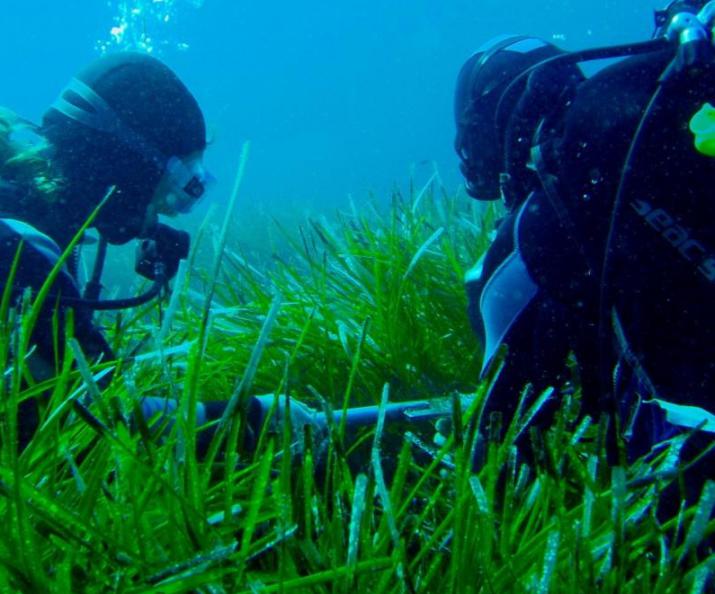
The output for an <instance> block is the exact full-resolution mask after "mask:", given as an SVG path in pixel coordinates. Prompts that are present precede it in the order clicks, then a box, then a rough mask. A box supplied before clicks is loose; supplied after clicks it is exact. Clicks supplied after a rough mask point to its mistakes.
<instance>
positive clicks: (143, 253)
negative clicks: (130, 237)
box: [134, 223, 191, 280]
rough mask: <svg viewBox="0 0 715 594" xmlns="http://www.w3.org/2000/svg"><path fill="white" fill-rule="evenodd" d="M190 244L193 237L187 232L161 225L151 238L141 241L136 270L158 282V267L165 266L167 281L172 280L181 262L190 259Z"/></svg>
mask: <svg viewBox="0 0 715 594" xmlns="http://www.w3.org/2000/svg"><path fill="white" fill-rule="evenodd" d="M190 244H191V236H190V235H189V234H188V233H187V232H186V231H179V230H178V229H174V228H173V227H169V226H168V225H164V224H163V223H159V224H158V225H157V226H156V228H155V229H154V231H153V233H152V234H151V235H150V236H149V237H146V238H144V239H142V240H141V243H140V244H139V248H138V249H137V257H136V264H135V266H134V270H136V272H137V274H141V275H142V276H143V277H144V278H148V279H149V280H156V276H157V266H156V265H157V264H163V265H164V274H165V275H166V280H170V279H172V278H174V275H175V274H176V271H177V270H178V269H179V260H184V259H186V258H187V257H188V255H189V245H190Z"/></svg>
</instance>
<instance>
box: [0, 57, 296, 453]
mask: <svg viewBox="0 0 715 594" xmlns="http://www.w3.org/2000/svg"><path fill="white" fill-rule="evenodd" d="M28 133H29V134H31V135H33V136H34V142H27V139H26V138H23V137H25V136H27V135H28ZM205 148H206V129H205V123H204V117H203V114H202V112H201V110H200V108H199V105H198V103H197V102H196V99H195V98H194V96H193V95H192V94H191V93H190V92H189V90H188V89H187V88H186V87H185V86H184V84H183V83H182V82H181V81H180V80H179V78H178V77H177V76H176V75H175V74H174V73H173V72H172V71H171V70H170V69H169V68H168V67H167V66H165V65H164V64H163V63H161V62H160V61H159V60H157V59H155V58H152V57H150V56H147V55H143V54H137V53H118V54H115V55H111V56H108V57H103V58H101V59H99V60H97V61H95V62H94V63H92V64H91V65H90V66H89V67H87V68H86V69H84V70H83V71H82V72H80V73H79V74H78V75H77V77H76V78H74V79H73V80H72V81H71V82H70V83H69V85H68V86H67V87H66V88H65V89H64V90H63V91H62V93H61V95H60V97H59V98H58V99H57V100H56V101H55V102H54V103H53V104H52V106H51V107H50V108H49V109H48V110H47V112H46V113H45V115H44V117H43V121H42V125H41V126H34V125H33V124H31V123H29V122H26V121H24V120H22V119H20V118H18V117H17V116H14V115H13V114H10V113H9V112H2V113H0V278H2V279H7V278H8V276H9V274H10V271H11V266H12V263H13V259H14V257H15V254H16V252H18V248H20V251H19V253H20V259H19V265H18V267H17V270H16V274H15V277H14V283H13V288H12V289H13V295H14V296H15V298H16V301H18V300H19V299H20V297H21V295H22V293H23V292H24V290H25V289H26V288H28V287H29V288H31V289H32V290H33V293H37V291H38V289H39V288H40V287H41V286H42V284H43V282H44V281H45V279H46V278H47V276H48V273H49V272H50V270H51V269H52V267H53V266H54V265H55V263H57V262H58V260H59V258H60V255H61V253H62V251H63V250H64V249H65V248H67V246H68V245H69V244H70V242H71V240H72V238H73V237H74V236H75V235H76V234H77V233H78V232H79V230H80V228H81V227H82V225H83V224H84V223H85V221H86V220H87V218H88V217H89V216H90V214H91V213H92V212H93V210H94V209H95V208H96V207H97V206H98V205H99V204H100V202H102V200H103V197H105V196H108V198H107V199H106V200H105V201H104V203H103V205H102V207H101V209H100V210H99V213H98V215H97V217H96V219H94V221H93V223H92V226H93V227H94V228H96V230H97V231H98V232H99V237H100V240H99V241H100V242H99V249H98V255H97V260H96V264H95V270H94V273H93V275H92V278H91V279H90V281H89V282H88V283H87V285H86V287H85V289H84V293H83V294H82V295H81V294H80V290H79V286H78V283H77V278H76V262H75V261H74V259H72V258H70V260H69V261H68V264H67V265H65V266H64V267H63V268H62V270H61V272H60V274H59V276H58V278H57V280H56V281H55V283H54V285H53V287H52V289H51V293H50V296H49V297H48V299H47V300H46V302H45V305H44V306H43V310H42V312H41V314H40V317H39V319H38V322H37V324H36V325H35V329H34V331H33V336H32V340H31V344H32V345H34V346H35V347H36V349H35V352H34V354H33V355H32V356H31V357H30V358H29V366H30V369H31V372H32V373H33V375H34V376H35V379H44V378H46V377H49V376H51V375H52V374H54V373H55V365H56V364H57V363H56V362H57V361H59V362H60V365H61V360H62V350H63V348H64V338H63V337H62V336H60V338H59V340H57V346H55V339H56V337H55V336H53V330H52V328H53V315H54V314H55V313H57V314H58V315H59V324H58V325H57V327H58V328H59V329H60V332H62V331H63V330H64V327H65V324H64V318H65V314H66V312H67V310H68V309H70V308H71V309H72V310H73V311H74V319H73V323H74V330H73V332H74V336H75V338H76V339H77V341H78V342H79V344H80V345H81V347H82V349H83V350H84V352H85V355H86V356H87V357H88V359H90V360H97V359H98V358H100V357H101V358H103V359H105V360H107V359H114V358H115V357H114V354H113V353H112V350H111V348H110V347H109V345H108V343H107V341H106V340H105V339H104V337H103V335H102V333H101V332H100V331H99V329H98V328H97V327H96V326H95V325H94V324H93V321H92V316H93V312H94V311H95V310H98V309H118V308H126V307H132V306H136V305H139V304H141V303H146V302H148V301H149V300H150V299H152V298H154V297H156V296H157V295H159V294H160V292H161V289H162V288H163V287H164V286H165V285H166V284H167V282H168V280H169V279H171V278H172V277H173V276H174V275H175V274H176V271H177V269H178V264H179V261H180V259H183V258H186V256H187V255H188V250H189V241H190V238H189V235H188V234H187V233H185V232H183V231H179V230H176V229H173V228H171V227H169V226H168V225H165V224H163V223H160V222H159V215H168V216H173V215H176V214H178V213H185V212H188V211H189V210H190V209H191V208H192V207H193V206H194V204H195V203H196V202H197V201H198V200H199V199H201V198H202V197H203V195H204V193H205V190H206V185H207V183H208V182H209V181H210V175H209V174H207V173H206V171H205V169H204V167H203V164H202V158H203V153H204V150H205ZM137 238H138V239H140V240H141V241H140V246H139V250H138V258H137V272H139V273H140V274H142V275H143V276H146V277H147V278H149V279H151V280H153V281H154V284H153V287H152V288H151V289H150V290H149V291H148V292H147V293H146V294H144V295H143V296H139V297H136V298H131V299H123V300H114V301H106V300H100V299H99V296H100V290H101V284H100V281H101V273H102V266H103V262H104V255H105V250H106V246H107V243H111V244H123V243H126V242H128V241H129V240H132V239H137ZM4 284H5V281H3V285H4ZM56 303H59V307H55V304H56ZM58 350H59V351H60V352H59V353H58V352H57V351H58ZM272 404H273V396H272V395H269V396H264V397H254V398H251V399H249V405H248V409H249V410H248V419H249V424H250V425H251V427H249V432H250V431H251V430H252V429H253V430H255V429H256V428H257V427H258V426H259V425H260V423H261V421H262V419H263V418H264V416H265V414H266V412H267V411H268V410H269V408H270V407H271V405H272ZM225 407H226V403H225V402H211V403H206V404H199V405H198V410H197V413H196V417H197V422H198V424H199V425H203V424H204V423H206V422H207V421H210V420H212V419H215V418H218V417H219V416H220V415H222V414H223V412H224V410H225ZM176 409H177V403H176V402H174V401H171V400H167V399H163V398H145V399H144V400H143V401H142V403H141V411H142V415H143V416H144V417H145V418H146V419H149V418H150V417H156V415H159V416H162V415H168V416H170V415H171V414H173V412H174V411H175V410H176ZM291 412H292V414H294V413H299V412H300V406H299V405H298V404H296V405H295V406H293V407H292V408H291ZM43 414H44V412H43V405H42V402H41V401H38V400H27V401H25V402H24V403H23V407H22V408H21V411H20V415H19V417H20V418H19V428H20V438H19V439H20V444H19V445H20V446H21V447H24V446H25V445H26V444H27V442H28V441H29V440H30V439H31V437H32V435H33V433H34V432H35V431H36V428H37V426H38V422H39V421H40V420H41V418H42V415H43ZM210 435H211V433H210V431H203V432H201V433H200V434H199V444H200V447H204V446H205V445H206V443H205V442H207V441H208V440H209V438H210Z"/></svg>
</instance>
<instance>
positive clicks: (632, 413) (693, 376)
mask: <svg viewBox="0 0 715 594" xmlns="http://www.w3.org/2000/svg"><path fill="white" fill-rule="evenodd" d="M656 22H657V27H656V32H655V34H654V36H653V39H652V40H650V41H646V42H642V43H636V44H632V45H627V46H619V47H611V48H597V49H593V50H586V51H583V52H574V53H567V52H564V51H562V50H560V49H559V48H557V47H556V46H554V45H553V44H551V43H548V42H546V41H542V40H540V39H536V38H532V37H513V36H511V37H504V38H501V39H497V40H495V41H492V42H491V43H489V44H487V45H486V46H485V47H483V48H482V49H481V50H480V51H478V52H477V53H476V54H474V55H473V56H472V57H470V58H469V59H468V60H467V62H466V63H465V64H464V65H463V67H462V69H461V72H460V73H459V77H458V81H457V88H456V94H455V118H456V125H457V135H456V141H455V148H456V151H457V153H458V155H459V157H460V159H461V167H462V172H463V174H464V177H465V179H466V183H467V190H468V192H469V194H470V195H471V196H473V197H474V198H476V199H478V200H497V199H499V198H501V199H502V200H503V203H504V206H505V207H506V215H505V217H504V218H503V220H502V221H501V223H500V225H499V227H498V231H497V236H496V239H495V241H494V242H493V244H492V246H491V247H490V249H489V250H488V252H487V253H486V254H485V256H484V257H483V259H482V260H481V261H480V262H479V263H478V265H477V266H475V267H474V268H473V269H472V270H471V271H470V273H469V274H468V276H467V279H466V281H467V282H466V287H467V292H468V296H469V302H470V305H469V313H470V319H471V321H472V324H473V326H474V329H475V331H476V332H477V333H478V334H479V335H480V336H481V337H482V339H483V344H484V352H485V356H484V368H483V369H484V371H486V370H487V369H488V368H489V366H490V363H492V362H493V361H494V360H495V355H496V353H497V352H498V350H499V347H500V345H502V344H505V345H507V347H508V354H507V356H506V359H505V362H504V365H505V367H504V369H503V371H502V373H501V375H500V376H499V378H498V380H497V381H496V384H495V385H494V387H493V389H492V391H491V393H490V395H489V399H488V402H487V408H486V415H485V418H489V416H490V414H491V413H500V414H501V415H502V416H503V417H506V419H505V421H506V422H508V420H509V418H510V417H511V416H512V415H513V414H514V412H515V409H516V406H517V403H518V401H519V398H520V394H521V391H522V389H523V387H524V385H525V384H527V383H530V384H531V385H532V386H533V387H534V391H533V394H537V393H538V392H539V391H540V390H542V389H543V388H545V387H546V386H550V385H555V386H564V385H566V386H567V388H566V389H568V384H567V380H569V379H571V378H572V377H573V372H572V371H570V370H569V369H568V366H567V358H568V356H569V354H570V353H571V354H573V355H574V356H575V358H576V360H577V362H578V370H579V372H578V373H579V375H580V384H581V388H582V397H581V406H582V412H583V413H584V414H588V415H591V416H592V417H594V418H597V417H598V416H599V415H601V414H604V413H605V414H607V415H608V417H609V418H610V420H611V429H612V431H611V437H612V439H611V441H610V443H611V445H612V446H613V449H612V455H613V456H614V460H617V459H619V458H618V455H619V452H620V456H621V458H620V459H621V461H622V459H623V457H624V456H625V457H627V458H630V459H633V458H635V457H637V456H640V455H643V454H646V453H647V452H649V451H650V450H651V448H653V447H655V446H657V445H658V444H662V443H663V442H665V441H666V440H668V439H669V438H671V437H673V436H674V435H678V434H683V433H685V432H693V435H692V436H691V438H690V440H689V442H688V443H689V444H690V447H691V448H692V451H691V452H689V453H686V454H685V455H684V459H686V460H687V459H688V455H690V456H694V455H695V454H696V453H699V452H701V451H703V449H704V448H706V447H708V446H710V445H712V438H713V433H715V416H713V414H712V412H711V411H712V397H713V393H715V340H714V339H715V336H713V333H714V332H715V313H714V312H715V310H714V309H713V303H715V225H714V224H713V221H715V202H714V201H713V200H712V191H713V187H715V158H714V157H715V150H713V148H714V146H715V126H714V124H715V108H714V107H713V105H715V93H714V91H713V89H715V38H714V36H713V26H714V25H715V3H712V2H711V3H708V4H705V3H704V2H697V1H694V0H688V1H685V2H673V3H671V4H670V5H669V6H668V8H667V9H666V10H664V11H659V12H657V14H656ZM606 58H617V59H618V60H617V61H616V62H615V63H613V64H611V65H609V66H607V67H605V68H603V69H601V70H599V71H598V72H597V73H596V74H594V75H592V76H590V77H587V76H586V75H585V74H584V73H583V71H582V70H581V68H580V66H579V64H580V63H582V62H584V61H589V60H595V59H606ZM562 393H563V392H562ZM557 394H558V391H557ZM532 402H533V398H532ZM558 406H559V402H558V398H552V399H551V401H550V402H547V403H546V405H545V406H544V407H543V408H542V409H541V411H540V412H539V414H538V415H537V418H536V425H537V426H541V427H545V426H547V425H548V423H549V422H550V420H551V419H552V418H553V413H554V410H555V409H556V408H557V407H558ZM523 441H524V442H525V441H526V440H523ZM619 444H620V446H621V447H620V448H619ZM519 445H520V447H521V448H522V450H523V451H525V452H526V453H527V454H529V453H531V454H533V453H534V452H533V451H532V452H530V451H529V450H530V448H529V444H527V443H520V444H519ZM711 461H712V456H710V457H709V458H707V457H706V458H705V459H704V460H703V461H701V463H700V464H699V466H698V468H696V469H693V471H692V472H691V473H690V475H689V476H690V479H692V480H688V481H687V482H688V487H689V488H690V489H691V491H693V492H691V493H690V494H689V496H690V497H694V496H695V495H696V493H695V491H696V489H698V485H699V484H701V482H702V480H703V478H706V477H711V478H712V477H714V476H715V475H714V473H713V467H712V464H711Z"/></svg>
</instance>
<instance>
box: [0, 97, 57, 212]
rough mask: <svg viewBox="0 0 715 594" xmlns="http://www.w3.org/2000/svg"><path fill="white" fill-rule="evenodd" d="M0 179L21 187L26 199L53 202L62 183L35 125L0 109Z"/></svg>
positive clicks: (48, 150)
mask: <svg viewBox="0 0 715 594" xmlns="http://www.w3.org/2000/svg"><path fill="white" fill-rule="evenodd" d="M0 179H2V180H3V181H7V182H11V183H15V184H17V185H18V186H20V187H22V189H23V194H24V196H25V199H28V200H33V199H35V198H39V199H41V200H43V201H45V202H55V201H56V200H57V199H58V196H59V191H60V189H61V188H62V187H63V185H64V180H63V178H62V175H61V174H60V172H59V171H57V170H56V168H55V167H53V164H52V158H51V146H50V144H49V142H48V141H47V139H46V138H44V137H43V136H42V135H41V134H40V133H39V131H38V129H37V126H35V125H34V124H32V123H31V122H28V121H27V120H24V119H22V118H21V117H19V116H18V115H16V114H15V113H14V112H12V111H10V110H9V109H5V108H1V107H0Z"/></svg>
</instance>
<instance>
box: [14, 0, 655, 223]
mask: <svg viewBox="0 0 715 594" xmlns="http://www.w3.org/2000/svg"><path fill="white" fill-rule="evenodd" d="M5 2H6V8H5V9H4V10H3V25H4V26H3V35H2V36H0V55H2V56H3V63H4V68H5V71H4V72H5V82H4V84H2V85H0V105H5V106H8V107H10V108H11V109H13V110H15V111H17V112H19V113H20V114H22V115H24V116H26V117H28V118H30V119H33V120H39V119H40V117H41V114H42V112H43V111H44V109H45V108H46V106H47V105H48V104H49V103H50V102H51V101H52V100H53V99H54V97H55V96H56V94H57V93H58V92H59V90H60V89H61V88H62V87H63V85H64V84H65V83H66V82H67V81H68V80H69V79H70V77H71V76H72V75H73V74H74V73H75V72H76V71H77V70H78V69H79V68H80V67H82V66H83V65H85V64H86V63H87V62H89V61H91V60H93V59H94V58H96V57H97V56H98V55H99V53H98V49H97V44H98V42H106V41H108V40H109V39H110V35H109V31H110V29H111V27H112V26H113V25H114V24H115V23H114V21H113V19H114V17H116V16H117V14H118V10H119V8H118V4H119V3H117V2H112V3H107V2H99V1H97V0H65V1H64V2H49V1H48V0H42V1H40V0H24V1H23V2H19V1H15V2H12V3H11V2H10V0H5ZM130 4H131V3H130ZM133 4H137V5H142V4H143V5H145V6H146V7H147V8H146V9H147V10H150V9H151V8H152V6H151V5H152V2H151V1H145V2H136V1H135V2H133ZM198 4H202V5H200V6H198ZM662 4H663V3H662V2H656V1H655V0H643V1H638V0H558V1H555V0H545V1H543V2H535V1H534V0H519V1H517V2H507V1H505V0H472V1H471V2H468V1H466V0H441V1H437V0H410V1H407V0H391V1H389V0H383V1H381V2H378V1H376V0H362V1H361V2H345V1H338V2H327V1H323V2H314V1H311V0H307V1H303V2H287V1H281V0H278V1H274V2H259V1H257V0H253V1H250V0H205V1H204V2H203V3H201V2H197V1H196V0H193V1H192V0H174V2H173V12H172V18H171V19H170V21H169V22H168V23H166V24H165V25H163V26H161V27H154V31H153V33H154V39H153V40H152V42H153V43H154V45H155V49H154V51H155V52H157V55H159V56H160V57H161V58H162V59H164V60H165V61H166V62H167V63H168V64H169V65H170V66H171V67H172V68H174V69H175V70H176V71H177V72H178V74H179V75H180V76H181V78H182V79H183V80H184V81H185V82H186V83H187V84H188V86H189V87H190V88H191V89H192V90H193V92H194V93H195V95H196V96H197V98H198V99H199V102H200V104H201V105H202V107H203V109H204V112H205V114H206V118H207V121H208V124H209V128H210V130H211V132H212V136H213V137H214V143H213V144H212V146H211V148H210V150H209V152H208V155H207V163H208V165H209V167H210V168H211V169H212V170H213V172H214V173H215V174H216V176H217V177H218V178H219V182H218V184H217V186H216V188H215V190H214V192H213V201H214V203H215V204H217V205H218V206H219V207H220V205H221V204H222V202H223V201H225V199H226V196H227V195H228V193H229V191H230V187H231V182H232V178H233V174H234V170H235V167H236V161H237V157H238V154H239V150H240V145H241V143H242V142H243V141H244V140H250V141H251V143H252V149H251V156H250V161H249V167H248V174H247V177H246V179H245V185H244V189H243V193H242V197H243V201H242V205H243V206H242V208H243V210H242V212H243V215H244V217H246V218H248V219H250V218H251V217H252V216H253V215H252V212H253V210H252V209H258V210H260V211H262V212H264V213H275V214H279V213H281V212H285V211H299V212H304V211H310V212H313V213H315V212H331V211H333V210H334V209H335V208H336V207H343V206H345V205H346V204H347V200H348V196H352V197H353V199H354V200H355V201H356V202H358V203H359V201H360V200H364V199H366V198H367V197H368V196H369V194H370V192H373V193H375V194H376V195H377V196H387V195H388V194H389V192H390V190H391V188H393V187H395V186H398V187H403V188H404V187H405V186H406V185H407V182H408V180H409V178H410V176H411V175H413V176H415V177H416V178H417V180H418V181H419V180H420V179H426V177H427V176H428V175H429V174H430V173H431V172H432V168H433V166H436V167H437V168H438V170H439V172H440V175H441V177H442V179H443V180H444V182H445V184H446V186H447V187H448V188H450V189H453V188H456V187H457V185H458V184H459V182H460V178H459V174H458V170H457V163H456V159H455V157H454V156H453V152H452V137H453V133H454V126H453V122H452V112H451V107H452V91H453V86H454V79H455V76H456V73H457V71H458V69H459V67H460V65H461V63H462V62H463V61H464V60H465V59H466V58H467V57H468V56H469V54H470V53H471V52H473V51H474V50H475V49H476V48H477V47H479V46H480V45H481V44H482V43H484V42H485V41H487V40H488V39H489V38H490V37H492V36H493V35H495V34H498V33H504V32H507V33H524V34H532V35H537V36H541V37H543V38H546V39H549V40H553V41H554V42H556V43H558V44H559V45H561V46H563V47H565V48H568V49H576V48H582V47H587V46H593V45H601V44H608V43H614V42H623V41H633V40H641V39H645V38H646V37H648V36H649V35H650V32H651V30H652V8H654V7H658V6H662ZM7 6H9V8H8V7H7ZM162 6H164V7H167V6H168V4H166V2H164V3H156V2H155V3H154V9H156V8H157V7H159V8H161V7H162ZM249 205H250V206H249Z"/></svg>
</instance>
